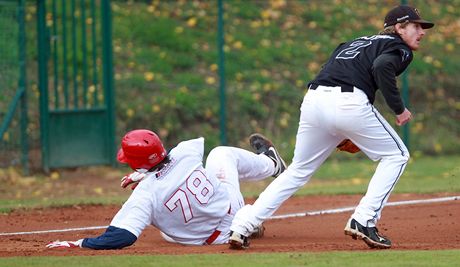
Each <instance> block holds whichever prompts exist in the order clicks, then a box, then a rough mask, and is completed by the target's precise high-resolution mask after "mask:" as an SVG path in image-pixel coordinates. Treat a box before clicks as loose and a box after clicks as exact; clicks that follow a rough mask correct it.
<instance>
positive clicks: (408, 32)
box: [397, 23, 425, 51]
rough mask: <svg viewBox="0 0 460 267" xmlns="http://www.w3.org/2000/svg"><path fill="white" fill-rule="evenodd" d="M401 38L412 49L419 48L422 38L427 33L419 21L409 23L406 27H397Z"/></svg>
mask: <svg viewBox="0 0 460 267" xmlns="http://www.w3.org/2000/svg"><path fill="white" fill-rule="evenodd" d="M397 30H398V33H399V35H400V36H401V38H402V39H403V40H404V42H406V44H407V45H408V46H409V47H410V49H412V50H414V51H415V50H417V49H418V48H419V46H420V40H422V38H423V36H424V35H425V30H424V29H422V26H421V25H420V24H418V23H409V24H408V25H407V26H406V27H404V28H402V27H397Z"/></svg>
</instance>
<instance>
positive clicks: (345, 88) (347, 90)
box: [308, 83, 353, 93]
mask: <svg viewBox="0 0 460 267" xmlns="http://www.w3.org/2000/svg"><path fill="white" fill-rule="evenodd" d="M319 86H320V85H319V84H315V83H311V84H310V86H309V87H308V89H310V90H316V88H318V87H319ZM337 87H338V86H337ZM340 88H341V91H342V93H352V92H353V86H351V85H340Z"/></svg>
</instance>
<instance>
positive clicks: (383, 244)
mask: <svg viewBox="0 0 460 267" xmlns="http://www.w3.org/2000/svg"><path fill="white" fill-rule="evenodd" d="M344 231H345V234H346V235H349V236H351V237H352V238H353V239H358V238H359V239H362V240H363V241H364V242H366V244H367V245H368V246H369V247H371V248H380V249H386V248H391V241H390V239H388V238H386V237H384V236H381V235H380V234H379V231H378V230H377V227H364V226H362V225H361V224H360V223H359V222H357V221H356V220H355V219H353V218H350V220H348V222H347V225H346V226H345V230H344Z"/></svg>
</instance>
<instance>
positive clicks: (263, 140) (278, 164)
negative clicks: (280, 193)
mask: <svg viewBox="0 0 460 267" xmlns="http://www.w3.org/2000/svg"><path fill="white" fill-rule="evenodd" d="M249 144H250V145H251V147H252V148H253V149H254V150H255V151H256V153H257V154H264V155H265V156H267V157H269V158H270V159H271V160H273V162H274V163H275V172H274V173H273V176H274V177H278V175H280V174H281V173H282V172H283V171H284V170H285V169H286V163H285V162H284V160H283V159H282V158H281V156H280V154H279V153H278V151H277V150H276V148H275V146H274V145H273V143H272V141H270V140H269V139H268V138H267V137H265V136H263V135H261V134H259V133H255V134H251V136H249Z"/></svg>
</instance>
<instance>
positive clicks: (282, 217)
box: [268, 196, 460, 220]
mask: <svg viewBox="0 0 460 267" xmlns="http://www.w3.org/2000/svg"><path fill="white" fill-rule="evenodd" d="M452 200H460V196H453V197H442V198H431V199H418V200H406V201H395V202H388V203H387V204H385V207H386V206H402V205H413V204H421V203H435V202H443V201H452ZM355 208H356V206H353V207H344V208H338V209H329V210H318V211H307V212H301V213H291V214H285V215H275V216H272V217H270V218H268V219H269V220H273V219H286V218H294V217H304V216H314V215H322V214H334V213H342V212H347V211H353V210H355Z"/></svg>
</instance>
